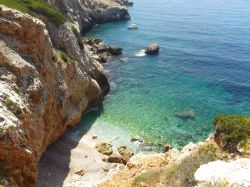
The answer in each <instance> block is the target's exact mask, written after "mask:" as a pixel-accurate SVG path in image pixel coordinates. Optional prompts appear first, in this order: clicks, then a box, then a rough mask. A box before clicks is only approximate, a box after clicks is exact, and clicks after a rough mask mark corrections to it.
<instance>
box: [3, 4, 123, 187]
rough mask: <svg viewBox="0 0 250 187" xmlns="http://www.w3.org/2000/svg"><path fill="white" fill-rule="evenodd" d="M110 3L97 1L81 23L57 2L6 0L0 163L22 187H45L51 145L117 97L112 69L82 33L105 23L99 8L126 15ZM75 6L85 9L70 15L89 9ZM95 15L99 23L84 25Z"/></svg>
mask: <svg viewBox="0 0 250 187" xmlns="http://www.w3.org/2000/svg"><path fill="white" fill-rule="evenodd" d="M86 1H87V0H86ZM110 2H112V1H110V0H107V1H106V0H105V2H103V3H101V4H99V3H97V2H94V1H91V2H89V3H90V4H92V5H90V4H88V10H85V9H81V11H80V12H81V13H80V14H81V18H80V19H79V20H73V19H72V18H73V17H74V15H69V16H67V17H66V16H64V15H65V14H64V13H65V12H63V10H61V9H60V8H57V5H58V2H57V1H53V0H51V1H46V0H44V1H43V0H25V1H13V0H0V17H1V22H0V88H1V89H0V160H1V161H2V162H3V167H4V169H5V170H6V173H7V175H9V176H11V177H12V178H13V179H14V180H15V181H16V182H17V184H18V185H19V186H36V185H37V179H36V177H37V169H38V168H37V164H38V161H39V159H40V156H41V154H42V153H43V152H44V150H45V149H46V148H47V146H48V145H49V144H51V143H52V142H54V141H55V140H57V139H58V137H59V136H60V135H62V133H63V132H64V131H65V129H66V128H67V126H72V125H76V124H77V123H78V122H79V121H80V119H81V116H82V114H83V113H85V112H86V111H87V110H88V109H89V108H90V107H92V106H96V105H98V104H100V103H101V102H102V101H103V98H104V96H105V95H106V94H107V93H108V92H109V89H110V86H109V82H108V80H107V77H106V75H105V71H104V68H103V67H102V65H101V64H100V63H99V62H98V61H97V60H96V59H95V58H93V56H92V54H90V53H88V51H86V50H85V49H84V46H83V45H82V42H81V39H80V37H81V35H80V33H81V32H80V31H83V30H82V29H86V30H87V29H89V28H90V27H92V26H93V25H94V24H95V23H97V22H96V20H97V19H98V15H99V14H102V13H98V15H96V17H93V16H92V15H91V12H92V11H93V9H92V8H94V7H96V8H99V9H100V10H102V11H103V12H107V11H108V9H116V10H117V11H115V12H114V14H112V15H116V16H117V14H118V15H121V16H120V19H123V18H125V17H123V15H125V14H127V10H126V8H124V7H123V6H121V5H118V4H117V3H116V2H114V3H112V4H110V5H109V4H108V3H110ZM67 3H69V4H70V5H73V4H74V5H77V6H72V7H70V6H65V7H69V8H70V9H67V10H66V11H69V10H71V8H75V9H77V10H79V8H82V6H81V3H83V4H84V2H83V1H82V2H80V1H76V0H72V1H62V4H65V5H67ZM79 3H80V4H79ZM104 3H106V5H108V6H106V7H104V6H103V4H104ZM4 5H5V6H4ZM6 6H7V7H8V8H7V7H6ZM84 6H85V5H84ZM55 8H56V9H55ZM120 10H121V13H120ZM75 12H77V11H75ZM104 14H105V13H104ZM102 15H103V14H102ZM112 15H110V16H111V17H106V18H105V20H104V21H112V20H113V18H114V17H112ZM71 16H72V17H71ZM90 17H91V19H92V20H93V23H91V24H89V25H88V24H87V26H86V27H85V26H83V25H82V26H79V23H81V24H84V22H86V20H85V19H87V18H90ZM83 20H85V21H83ZM82 21H83V22H82Z"/></svg>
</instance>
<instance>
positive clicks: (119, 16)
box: [47, 0, 131, 33]
mask: <svg viewBox="0 0 250 187" xmlns="http://www.w3.org/2000/svg"><path fill="white" fill-rule="evenodd" d="M47 1H48V3H49V4H51V6H53V7H55V8H56V9H58V10H60V11H61V12H62V13H63V14H64V15H67V16H68V17H69V18H70V19H71V20H72V21H73V22H74V23H75V24H76V25H78V27H79V29H80V30H81V32H83V33H84V32H87V31H88V30H89V29H90V28H91V27H93V26H94V25H95V24H101V23H105V22H107V21H119V20H124V19H130V15H129V13H128V10H127V7H126V6H129V5H131V3H129V2H128V1H126V0H124V1H123V0H71V1H68V0H61V1H57V0H47Z"/></svg>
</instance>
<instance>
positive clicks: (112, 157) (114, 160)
mask: <svg viewBox="0 0 250 187" xmlns="http://www.w3.org/2000/svg"><path fill="white" fill-rule="evenodd" d="M107 161H108V162H110V163H118V164H121V163H123V159H122V157H121V156H119V155H116V154H112V155H110V156H109V157H108V159H107Z"/></svg>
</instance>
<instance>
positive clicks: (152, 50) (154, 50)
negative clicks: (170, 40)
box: [145, 44, 160, 55]
mask: <svg viewBox="0 0 250 187" xmlns="http://www.w3.org/2000/svg"><path fill="white" fill-rule="evenodd" d="M159 51H160V46H159V45H158V44H151V45H149V46H148V47H147V49H146V51H145V53H146V54H147V55H156V54H158V53H159Z"/></svg>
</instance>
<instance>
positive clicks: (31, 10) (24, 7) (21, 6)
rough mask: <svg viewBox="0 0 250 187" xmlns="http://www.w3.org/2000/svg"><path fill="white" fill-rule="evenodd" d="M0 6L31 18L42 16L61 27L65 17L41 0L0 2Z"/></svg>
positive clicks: (8, 0)
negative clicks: (15, 10) (26, 14)
mask: <svg viewBox="0 0 250 187" xmlns="http://www.w3.org/2000/svg"><path fill="white" fill-rule="evenodd" d="M0 4H4V5H5V6H8V7H10V8H14V9H17V10H20V11H21V12H24V13H28V14H30V15H32V16H36V15H43V16H45V17H47V18H48V19H49V20H51V21H52V22H54V23H55V24H56V25H61V24H63V23H64V22H65V21H66V19H65V17H64V16H63V15H62V14H61V13H60V12H59V11H57V10H55V9H54V8H52V7H50V6H49V5H48V4H47V3H46V2H44V1H43V0H0Z"/></svg>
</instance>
